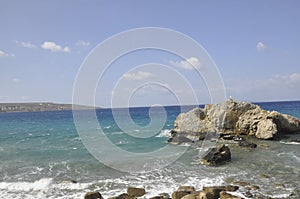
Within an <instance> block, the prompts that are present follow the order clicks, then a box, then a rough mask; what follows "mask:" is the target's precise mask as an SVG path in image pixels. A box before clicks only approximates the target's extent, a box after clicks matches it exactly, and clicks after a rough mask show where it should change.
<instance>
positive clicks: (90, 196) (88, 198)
mask: <svg viewBox="0 0 300 199" xmlns="http://www.w3.org/2000/svg"><path fill="white" fill-rule="evenodd" d="M84 199H103V197H102V196H101V194H100V193H99V192H87V193H86V194H85V195H84Z"/></svg>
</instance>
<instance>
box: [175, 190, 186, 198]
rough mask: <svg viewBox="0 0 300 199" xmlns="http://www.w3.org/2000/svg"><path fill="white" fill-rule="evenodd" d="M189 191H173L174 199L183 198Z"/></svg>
mask: <svg viewBox="0 0 300 199" xmlns="http://www.w3.org/2000/svg"><path fill="white" fill-rule="evenodd" d="M188 194H189V193H187V192H185V191H174V192H173V193H172V199H181V198H182V197H183V196H186V195H188Z"/></svg>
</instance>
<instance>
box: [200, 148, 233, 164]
mask: <svg viewBox="0 0 300 199" xmlns="http://www.w3.org/2000/svg"><path fill="white" fill-rule="evenodd" d="M229 160H231V153H230V149H229V147H228V146H225V145H224V144H222V145H220V146H218V147H215V148H210V149H209V150H208V151H207V152H206V153H205V154H204V155H203V157H202V158H201V163H202V164H205V165H217V164H220V163H223V162H226V161H229Z"/></svg>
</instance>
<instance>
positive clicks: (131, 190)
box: [127, 187, 146, 197]
mask: <svg viewBox="0 0 300 199" xmlns="http://www.w3.org/2000/svg"><path fill="white" fill-rule="evenodd" d="M145 193H146V191H145V189H144V188H135V187H128V188H127V194H128V195H130V196H133V197H141V196H143V195H145Z"/></svg>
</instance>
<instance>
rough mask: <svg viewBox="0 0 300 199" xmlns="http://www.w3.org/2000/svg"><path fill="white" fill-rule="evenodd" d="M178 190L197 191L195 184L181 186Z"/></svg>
mask: <svg viewBox="0 0 300 199" xmlns="http://www.w3.org/2000/svg"><path fill="white" fill-rule="evenodd" d="M177 191H185V192H187V193H193V192H195V187H193V186H180V187H179V188H178V189H177Z"/></svg>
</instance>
